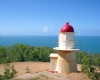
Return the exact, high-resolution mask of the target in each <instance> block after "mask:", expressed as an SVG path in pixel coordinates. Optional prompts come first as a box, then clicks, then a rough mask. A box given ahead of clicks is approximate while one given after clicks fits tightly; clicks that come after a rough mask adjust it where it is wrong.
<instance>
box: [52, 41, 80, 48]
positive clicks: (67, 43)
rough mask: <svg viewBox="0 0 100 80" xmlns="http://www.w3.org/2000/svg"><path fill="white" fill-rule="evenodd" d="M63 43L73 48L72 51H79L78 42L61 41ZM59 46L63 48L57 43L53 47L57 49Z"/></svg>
mask: <svg viewBox="0 0 100 80" xmlns="http://www.w3.org/2000/svg"><path fill="white" fill-rule="evenodd" d="M63 42H65V43H66V44H65V45H67V46H73V49H80V48H81V43H80V42H79V41H63ZM72 43H73V44H72ZM59 45H60V46H65V45H63V44H59V42H56V43H55V44H54V47H59ZM67 46H66V47H67Z"/></svg>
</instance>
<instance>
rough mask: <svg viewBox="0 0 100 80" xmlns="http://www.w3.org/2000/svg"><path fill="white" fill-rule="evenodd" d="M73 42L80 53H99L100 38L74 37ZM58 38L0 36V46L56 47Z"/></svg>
mask: <svg viewBox="0 0 100 80" xmlns="http://www.w3.org/2000/svg"><path fill="white" fill-rule="evenodd" d="M75 41H77V42H79V43H80V47H79V48H80V51H86V52H89V53H100V36H76V37H75ZM57 43H58V36H0V45H1V46H10V45H14V44H27V45H30V46H49V47H51V48H53V47H56V46H57Z"/></svg>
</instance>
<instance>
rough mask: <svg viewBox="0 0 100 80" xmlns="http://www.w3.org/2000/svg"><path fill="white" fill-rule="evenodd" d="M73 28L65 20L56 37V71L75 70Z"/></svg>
mask: <svg viewBox="0 0 100 80" xmlns="http://www.w3.org/2000/svg"><path fill="white" fill-rule="evenodd" d="M74 35H75V32H74V28H73V27H72V26H71V25H70V24H69V23H68V22H67V23H66V25H64V26H62V28H61V30H60V33H59V37H58V47H55V48H54V49H55V50H58V56H57V65H56V71H57V72H58V73H65V74H68V73H71V72H76V71H77V62H76V51H78V50H79V49H76V48H75V46H74V44H75V40H74Z"/></svg>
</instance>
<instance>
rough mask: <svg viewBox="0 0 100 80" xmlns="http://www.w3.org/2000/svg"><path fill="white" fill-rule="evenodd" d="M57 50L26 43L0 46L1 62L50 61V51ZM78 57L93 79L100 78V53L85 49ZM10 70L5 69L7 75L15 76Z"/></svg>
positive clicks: (78, 53)
mask: <svg viewBox="0 0 100 80" xmlns="http://www.w3.org/2000/svg"><path fill="white" fill-rule="evenodd" d="M55 52H56V51H55V50H53V49H52V48H50V47H48V46H46V47H40V46H29V45H24V44H16V45H12V46H7V47H3V46H0V64H1V63H10V62H25V61H41V62H48V61H49V55H50V53H55ZM76 57H77V63H78V64H82V71H83V72H84V73H86V74H87V75H88V76H89V77H90V78H91V79H93V80H99V79H100V54H97V53H94V54H89V53H87V52H85V51H83V52H77V54H76ZM10 69H12V70H14V66H12V68H10ZM9 71H11V70H9V69H7V70H6V69H5V72H4V74H5V75H6V77H7V75H8V77H10V76H14V75H12V73H11V72H9ZM12 72H13V71H12ZM10 73H11V74H10ZM26 73H30V69H29V68H28V67H27V68H26ZM9 74H10V75H9ZM13 74H14V73H13ZM2 77H3V78H4V76H1V75H0V80H1V79H2Z"/></svg>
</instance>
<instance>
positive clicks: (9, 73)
mask: <svg viewBox="0 0 100 80" xmlns="http://www.w3.org/2000/svg"><path fill="white" fill-rule="evenodd" d="M4 66H5V70H4V75H0V80H7V79H11V78H13V77H15V75H16V74H17V71H16V70H15V68H14V65H12V66H10V64H8V63H7V64H5V65H4Z"/></svg>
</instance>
